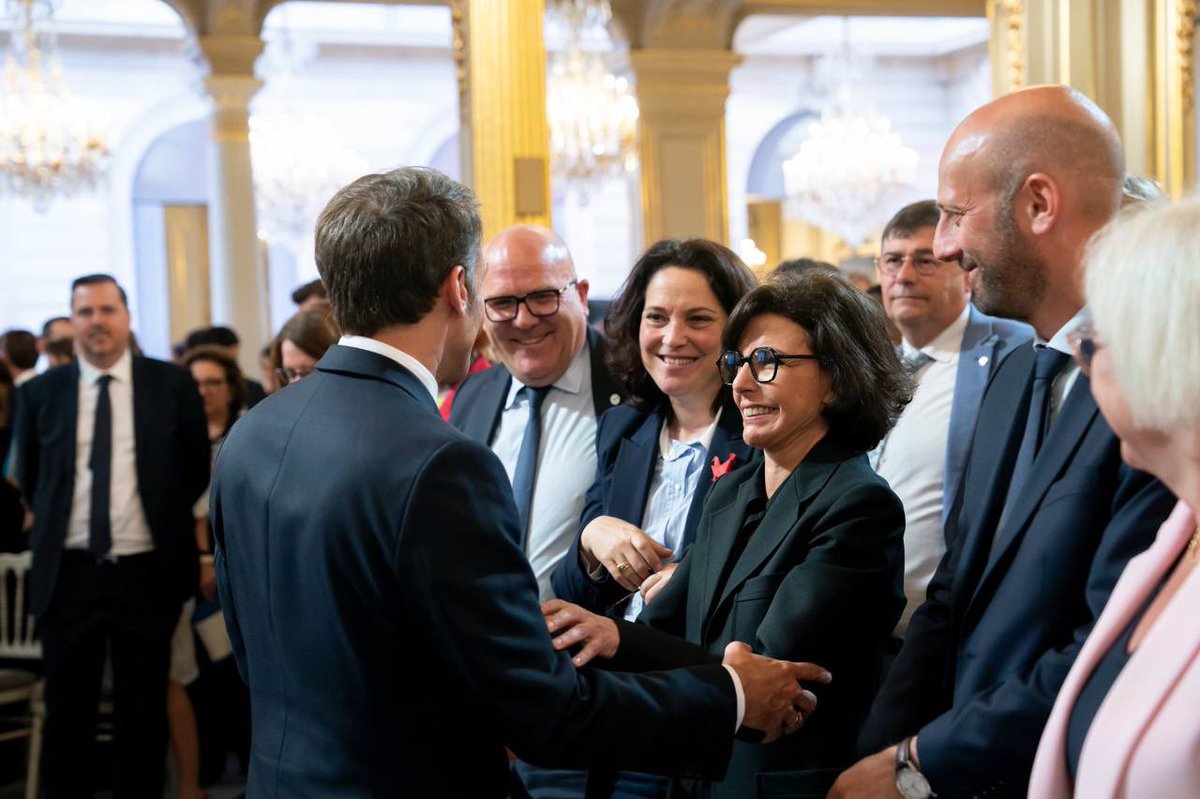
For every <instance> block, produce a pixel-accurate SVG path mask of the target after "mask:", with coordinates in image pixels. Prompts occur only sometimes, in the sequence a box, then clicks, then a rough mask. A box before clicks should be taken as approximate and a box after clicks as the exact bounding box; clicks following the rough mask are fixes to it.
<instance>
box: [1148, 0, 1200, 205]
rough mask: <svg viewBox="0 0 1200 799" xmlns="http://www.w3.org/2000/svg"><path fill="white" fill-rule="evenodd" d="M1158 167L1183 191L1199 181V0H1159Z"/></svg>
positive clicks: (1170, 185)
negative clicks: (1196, 83)
mask: <svg viewBox="0 0 1200 799" xmlns="http://www.w3.org/2000/svg"><path fill="white" fill-rule="evenodd" d="M1154 10H1155V20H1154V38H1155V47H1154V72H1155V80H1154V111H1153V130H1154V167H1155V173H1156V176H1157V177H1158V179H1159V181H1160V182H1161V183H1162V184H1163V187H1164V188H1165V189H1166V190H1167V191H1168V192H1169V193H1170V194H1171V195H1172V196H1176V197H1178V196H1179V195H1180V194H1182V193H1183V192H1184V191H1185V190H1187V189H1188V188H1190V187H1192V186H1193V185H1195V182H1196V158H1195V152H1196V110H1195V102H1194V99H1195V86H1194V85H1193V74H1194V73H1193V69H1194V68H1195V67H1194V59H1195V47H1194V43H1195V37H1196V17H1197V13H1198V8H1197V2H1196V0H1155V5H1154Z"/></svg>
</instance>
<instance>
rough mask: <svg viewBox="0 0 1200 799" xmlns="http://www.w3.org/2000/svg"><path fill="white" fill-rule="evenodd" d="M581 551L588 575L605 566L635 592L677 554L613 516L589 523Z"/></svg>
mask: <svg viewBox="0 0 1200 799" xmlns="http://www.w3.org/2000/svg"><path fill="white" fill-rule="evenodd" d="M579 551H580V554H581V555H582V556H583V560H584V565H585V566H586V567H587V569H588V571H594V570H595V568H596V566H597V565H601V566H603V567H604V568H605V569H607V570H608V573H609V574H611V575H612V577H613V579H614V580H616V581H617V582H618V583H620V584H621V586H622V587H623V588H624V589H625V590H626V591H631V592H632V591H636V590H638V589H639V588H640V587H641V585H642V583H643V582H645V580H646V578H648V577H649V576H650V575H652V574H654V573H656V572H658V571H660V570H661V569H662V567H663V561H664V560H665V559H668V558H670V557H671V555H672V554H673V553H672V552H671V550H669V549H667V548H666V547H664V546H663V545H662V544H660V543H658V542H657V541H655V540H654V539H653V538H651V537H650V536H648V535H646V534H645V533H643V532H642V531H641V530H639V529H638V528H637V527H635V526H634V525H632V524H630V523H629V522H626V521H622V520H621V519H617V518H614V517H612V516H600V517H597V518H595V519H592V521H590V522H588V526H587V527H585V528H583V534H582V535H581V536H580V538H579Z"/></svg>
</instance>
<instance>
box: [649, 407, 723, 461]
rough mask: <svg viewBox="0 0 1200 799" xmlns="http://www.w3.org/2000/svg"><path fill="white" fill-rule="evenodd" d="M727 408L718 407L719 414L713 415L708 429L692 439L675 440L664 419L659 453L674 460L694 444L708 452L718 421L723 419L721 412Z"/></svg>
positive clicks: (660, 431) (664, 458)
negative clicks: (672, 438)
mask: <svg viewBox="0 0 1200 799" xmlns="http://www.w3.org/2000/svg"><path fill="white" fill-rule="evenodd" d="M724 410H725V408H724V407H721V408H717V415H716V416H714V417H713V420H712V424H710V425H709V426H708V429H707V430H705V431H704V432H703V433H701V434H700V436H699V437H697V438H695V439H692V440H691V441H673V440H671V433H670V431H669V429H668V428H669V427H670V425H669V424H668V423H667V422H666V421H663V425H662V429H661V430H659V431H658V454H659V455H661V456H662V459H663V460H665V461H669V460H673V459H674V458H678V457H680V456H682V455H683V453H684V452H685V451H687V449H689V448H691V447H693V446H697V445H698V446H699V447H700V451H701V452H708V448H709V447H711V446H712V440H713V436H714V435H715V434H716V432H717V422H719V421H721V412H722V411H724Z"/></svg>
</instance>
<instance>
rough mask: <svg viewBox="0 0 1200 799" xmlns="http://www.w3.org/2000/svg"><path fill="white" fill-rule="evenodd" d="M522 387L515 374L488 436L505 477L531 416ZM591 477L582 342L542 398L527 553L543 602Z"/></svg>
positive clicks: (588, 370)
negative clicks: (494, 428)
mask: <svg viewBox="0 0 1200 799" xmlns="http://www.w3.org/2000/svg"><path fill="white" fill-rule="evenodd" d="M523 387H524V386H523V385H522V383H521V382H520V381H518V380H517V379H515V378H514V379H513V381H512V385H510V386H509V388H508V397H507V399H506V401H505V403H504V411H503V413H501V414H500V424H499V426H498V427H497V429H496V436H495V438H494V439H493V440H492V452H494V453H496V456H497V457H498V458H500V462H501V463H503V464H504V470H505V471H506V472H508V479H509V482H511V481H512V479H513V475H514V474H515V473H516V470H517V458H518V456H519V455H520V453H521V439H522V438H523V437H524V436H525V425H526V423H527V422H528V421H529V399H528V398H527V396H526V395H524V394H522V395H521V396H520V397H518V396H517V393H518V392H519V391H520V390H521V389H522V388H523ZM595 479H596V409H595V406H594V404H593V401H592V362H591V356H590V353H589V351H588V347H587V346H586V345H585V346H584V347H583V349H581V350H580V351H579V353H578V354H577V355H576V356H575V359H574V360H573V361H571V365H570V366H568V367H567V371H566V372H564V373H563V375H562V377H560V378H559V379H558V380H557V381H555V383H554V384H553V386H552V387H551V390H550V391H549V392H547V394H546V398H545V400H544V402H543V403H542V438H541V442H540V446H539V448H538V464H537V471H536V477H535V479H534V486H533V502H532V504H531V506H530V510H529V537H528V543H527V544H526V551H525V555H526V557H528V558H529V565H530V566H531V567H532V568H533V574H534V576H535V577H537V581H538V591H539V594H540V596H541V600H542V601H543V602H545V601H546V600H547V599H553V598H554V591H553V589H552V588H551V587H550V575H551V573H552V572H553V571H554V567H555V566H557V565H558V562H559V561H560V560H562V558H563V556H564V555H566V554H567V550H568V549H570V547H571V542H572V541H574V539H575V532H576V531H577V530H578V529H579V516H580V514H581V513H583V503H584V499H585V495H586V494H587V491H588V489H589V488H591V486H592V481H593V480H595Z"/></svg>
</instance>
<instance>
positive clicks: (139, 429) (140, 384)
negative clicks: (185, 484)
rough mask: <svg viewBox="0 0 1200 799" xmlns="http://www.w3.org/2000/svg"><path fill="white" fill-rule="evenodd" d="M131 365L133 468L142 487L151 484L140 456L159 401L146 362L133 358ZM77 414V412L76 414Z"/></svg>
mask: <svg viewBox="0 0 1200 799" xmlns="http://www.w3.org/2000/svg"><path fill="white" fill-rule="evenodd" d="M131 360H132V366H131V368H130V370H129V374H130V378H131V379H132V381H133V385H132V386H131V387H130V394H132V395H133V446H134V453H135V457H134V460H135V461H136V463H135V464H134V468H135V470H136V471H137V478H138V485H139V486H140V487H142V488H143V489H144V488H145V487H147V486H150V485H153V482H147V481H146V478H147V475H145V474H143V473H142V469H143V466H142V464H143V463H144V462H145V458H143V457H141V455H142V454H143V453H146V452H149V451H150V450H149V447H150V446H151V445H150V441H151V438H152V436H153V435H154V433H153V428H154V425H153V421H154V420H153V418H152V417H151V414H154V413H155V412H156V411H158V410H159V407H160V403H159V402H156V401H155V400H156V398H155V396H154V392H155V390H156V386H155V385H154V381H152V380H151V379H150V375H149V373H148V370H147V367H146V362H145V361H144V360H143V359H141V358H136V357H135V358H133V359H131ZM76 415H78V414H76Z"/></svg>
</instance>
